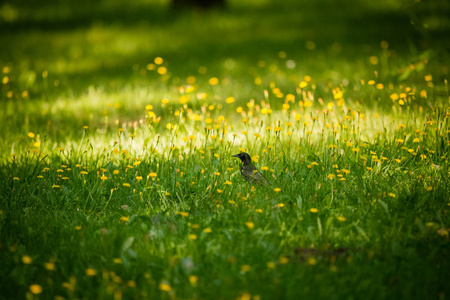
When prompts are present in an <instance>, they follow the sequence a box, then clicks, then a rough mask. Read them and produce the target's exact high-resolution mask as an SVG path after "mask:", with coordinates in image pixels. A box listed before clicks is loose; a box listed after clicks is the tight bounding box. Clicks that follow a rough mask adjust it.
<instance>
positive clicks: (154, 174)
mask: <svg viewBox="0 0 450 300" xmlns="http://www.w3.org/2000/svg"><path fill="white" fill-rule="evenodd" d="M148 176H150V177H151V178H154V177H156V176H157V174H156V173H155V172H150V174H148Z"/></svg>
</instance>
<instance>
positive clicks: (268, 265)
mask: <svg viewBox="0 0 450 300" xmlns="http://www.w3.org/2000/svg"><path fill="white" fill-rule="evenodd" d="M275 267H276V264H275V263H274V262H273V261H269V262H268V263H267V268H269V269H275Z"/></svg>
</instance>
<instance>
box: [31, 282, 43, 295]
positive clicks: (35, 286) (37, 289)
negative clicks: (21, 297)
mask: <svg viewBox="0 0 450 300" xmlns="http://www.w3.org/2000/svg"><path fill="white" fill-rule="evenodd" d="M30 292H31V293H32V294H34V295H38V294H40V293H42V287H41V286H40V285H39V284H32V285H30Z"/></svg>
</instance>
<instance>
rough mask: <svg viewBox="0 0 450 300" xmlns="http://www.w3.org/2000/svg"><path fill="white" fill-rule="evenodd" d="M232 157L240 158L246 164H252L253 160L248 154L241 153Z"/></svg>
mask: <svg viewBox="0 0 450 300" xmlns="http://www.w3.org/2000/svg"><path fill="white" fill-rule="evenodd" d="M232 157H237V158H239V159H240V160H241V161H242V162H243V163H244V164H251V163H252V158H251V157H250V155H248V153H246V152H241V153H239V154H236V155H232Z"/></svg>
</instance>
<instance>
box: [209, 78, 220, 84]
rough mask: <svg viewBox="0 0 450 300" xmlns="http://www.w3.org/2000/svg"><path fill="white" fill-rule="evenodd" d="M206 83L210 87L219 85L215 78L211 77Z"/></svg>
mask: <svg viewBox="0 0 450 300" xmlns="http://www.w3.org/2000/svg"><path fill="white" fill-rule="evenodd" d="M208 83H209V84H210V85H217V84H218V83H219V79H218V78H217V77H211V78H210V79H209V80H208Z"/></svg>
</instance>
